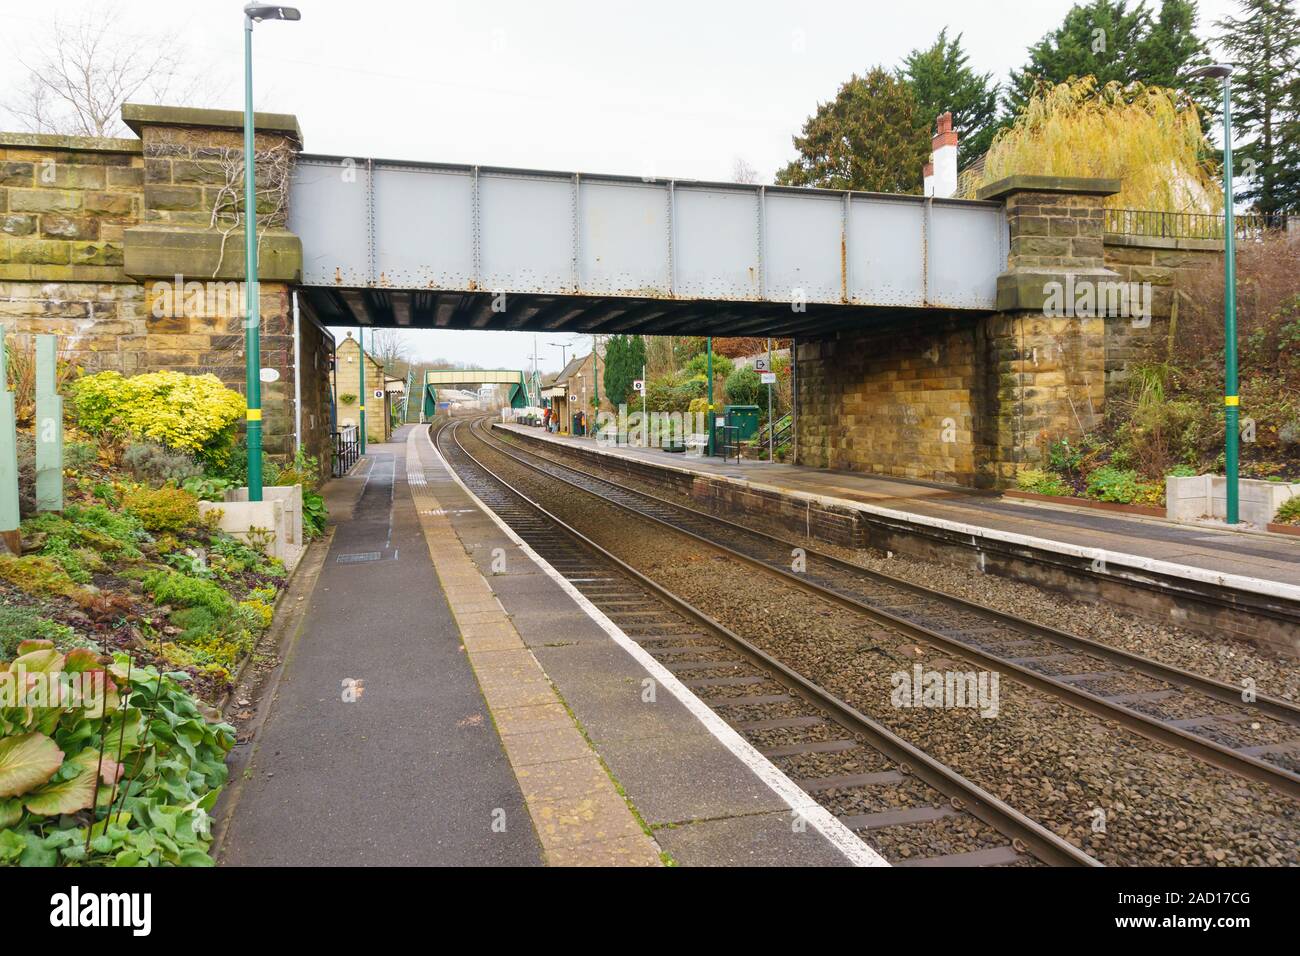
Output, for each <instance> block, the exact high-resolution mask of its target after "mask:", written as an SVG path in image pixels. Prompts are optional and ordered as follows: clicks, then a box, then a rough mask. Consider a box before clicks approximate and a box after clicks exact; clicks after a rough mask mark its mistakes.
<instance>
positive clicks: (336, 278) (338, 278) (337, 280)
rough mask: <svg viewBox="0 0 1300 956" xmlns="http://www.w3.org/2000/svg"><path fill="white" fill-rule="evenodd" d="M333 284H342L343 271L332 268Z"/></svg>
mask: <svg viewBox="0 0 1300 956" xmlns="http://www.w3.org/2000/svg"><path fill="white" fill-rule="evenodd" d="M334 284H335V285H342V284H343V270H342V269H341V268H339V267H338V266H335V267H334Z"/></svg>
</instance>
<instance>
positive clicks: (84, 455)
mask: <svg viewBox="0 0 1300 956" xmlns="http://www.w3.org/2000/svg"><path fill="white" fill-rule="evenodd" d="M98 460H99V449H97V448H96V447H95V446H94V445H92V444H91V443H90V442H86V441H71V442H66V443H65V444H64V446H63V467H64V468H68V469H71V470H73V471H80V470H81V469H83V468H86V467H87V466H89V465H93V464H95V462H96V461H98Z"/></svg>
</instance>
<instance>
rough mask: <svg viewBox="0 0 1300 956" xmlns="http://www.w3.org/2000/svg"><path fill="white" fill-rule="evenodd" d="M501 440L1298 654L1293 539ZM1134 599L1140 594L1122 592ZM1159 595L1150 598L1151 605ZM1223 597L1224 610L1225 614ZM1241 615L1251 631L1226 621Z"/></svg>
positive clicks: (895, 483)
mask: <svg viewBox="0 0 1300 956" xmlns="http://www.w3.org/2000/svg"><path fill="white" fill-rule="evenodd" d="M496 427H498V428H500V429H504V430H505V431H507V432H511V433H514V434H515V435H518V436H519V437H520V439H522V440H525V441H530V442H533V443H542V444H550V445H552V446H558V447H559V448H560V449H562V450H565V451H567V452H570V453H573V454H576V455H579V456H581V457H583V458H585V459H587V460H589V461H592V462H595V463H598V464H602V463H603V464H606V465H608V466H610V467H612V468H614V469H615V470H617V471H621V472H623V473H625V474H629V475H632V476H634V477H636V478H639V479H646V480H649V481H651V482H653V483H657V484H660V485H662V486H663V487H664V488H666V489H671V490H675V491H677V492H679V493H682V494H687V495H690V496H692V497H694V498H696V499H697V500H700V501H702V502H703V503H705V505H706V506H707V507H709V508H710V509H712V510H714V511H720V512H725V511H730V512H733V513H744V514H747V515H750V516H756V515H763V516H770V518H771V519H772V521H773V523H774V524H779V525H782V526H784V527H786V528H787V529H788V530H790V531H792V532H795V533H796V534H799V533H802V534H806V535H807V536H808V537H810V538H813V539H818V540H823V541H828V542H829V543H832V544H837V545H842V546H845V547H850V548H863V547H875V548H878V549H880V550H895V551H897V552H900V553H904V554H910V555H911V556H914V557H919V558H937V559H941V560H947V561H950V562H955V563H967V564H973V565H975V566H976V567H978V568H979V570H981V571H988V572H989V573H1001V574H1007V575H1013V576H1017V577H1021V578H1026V579H1030V580H1036V581H1037V583H1041V584H1043V585H1044V586H1047V587H1057V588H1060V589H1062V590H1065V591H1067V592H1069V593H1071V594H1073V595H1074V596H1078V597H1087V598H1092V599H1103V600H1115V601H1118V602H1119V603H1123V604H1126V605H1128V606H1129V607H1130V608H1131V609H1133V610H1138V611H1141V612H1148V611H1152V610H1154V611H1155V613H1156V614H1157V615H1159V616H1164V617H1166V618H1167V619H1171V620H1173V621H1174V622H1175V623H1179V624H1185V625H1187V626H1191V627H1201V628H1203V629H1206V630H1210V629H1217V630H1221V631H1226V632H1230V633H1238V634H1239V636H1243V637H1247V638H1250V639H1257V640H1260V641H1261V642H1263V643H1269V644H1273V645H1275V646H1277V647H1279V648H1285V649H1287V650H1289V651H1290V652H1291V653H1295V652H1297V651H1300V540H1298V539H1294V538H1291V537H1284V536H1282V535H1278V534H1267V533H1264V534H1261V533H1247V532H1239V531H1230V530H1226V529H1225V530H1220V529H1218V528H1214V527H1208V526H1200V525H1185V524H1178V523H1175V522H1172V521H1166V520H1163V519H1159V518H1153V517H1146V516H1136V515H1128V514H1113V513H1102V512H1098V511H1096V510H1092V509H1087V508H1076V507H1070V506H1062V505H1056V504H1051V503H1045V502H1036V501H1034V502H1031V501H1027V500H1020V499H1010V498H1003V497H1000V496H998V495H996V494H992V493H988V492H979V491H974V490H971V489H966V488H961V487H957V486H952V485H940V484H935V483H929V482H920V481H910V480H905V479H897V478H883V477H877V476H872V475H864V474H858V473H852V472H843V471H831V470H826V469H818V468H810V467H807V466H802V465H790V464H783V463H779V462H778V463H772V462H765V461H739V462H737V461H723V460H721V459H718V458H702V457H687V456H685V455H683V454H673V453H669V452H665V451H662V450H659V449H647V448H637V447H627V446H611V445H605V444H598V443H597V442H596V441H595V440H594V439H591V438H586V437H574V436H570V435H555V434H550V433H547V432H545V431H542V430H541V429H538V428H531V427H528V426H523V425H516V424H512V423H504V424H503V423H498V424H497V426H496ZM1045 569H1048V570H1045ZM1142 589H1145V590H1142ZM1135 590H1141V593H1140V594H1136V595H1135V594H1133V593H1128V592H1131V591H1135ZM1157 591H1158V592H1159V597H1156V596H1153V595H1155V594H1156V592H1157ZM1225 595H1231V599H1230V601H1229V602H1228V603H1229V604H1230V605H1232V606H1231V607H1228V608H1226V609H1225V608H1224V607H1223V606H1222V605H1223V604H1224V601H1225V600H1226V599H1225ZM1246 607H1249V609H1250V612H1251V615H1254V616H1253V617H1251V618H1250V619H1248V618H1247V616H1246V615H1242V614H1236V613H1234V611H1235V610H1236V609H1241V608H1246ZM1261 611H1262V612H1264V613H1265V614H1266V615H1272V617H1270V618H1269V620H1270V621H1276V622H1277V626H1276V628H1275V629H1272V630H1268V631H1267V632H1266V633H1246V632H1244V629H1248V628H1254V627H1258V626H1259V624H1258V620H1259V617H1258V614H1259V613H1260V612H1261ZM1264 626H1265V627H1266V628H1272V627H1273V625H1272V624H1271V623H1270V624H1267V625H1264Z"/></svg>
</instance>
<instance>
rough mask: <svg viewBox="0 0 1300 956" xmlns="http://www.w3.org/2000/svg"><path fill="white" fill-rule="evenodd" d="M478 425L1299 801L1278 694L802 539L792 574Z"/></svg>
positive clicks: (575, 479)
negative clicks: (1251, 689) (1246, 691)
mask: <svg viewBox="0 0 1300 956" xmlns="http://www.w3.org/2000/svg"><path fill="white" fill-rule="evenodd" d="M485 422H486V420H482V419H480V420H477V421H476V422H475V423H474V425H473V428H474V429H475V433H476V435H478V436H479V438H480V440H482V441H483V442H485V443H487V444H488V445H490V446H491V447H492V448H493V449H494V450H496V451H497V452H498V453H500V454H503V455H506V456H508V457H510V458H511V459H512V460H514V461H515V462H517V463H518V464H520V465H522V466H524V467H527V468H530V469H532V470H533V471H536V472H538V473H540V474H544V475H546V476H547V477H548V478H551V479H554V480H556V481H560V482H563V483H565V484H567V485H569V486H572V487H574V488H576V489H579V490H581V491H584V492H587V493H588V494H592V495H596V496H599V497H600V498H602V499H603V500H605V501H607V502H609V503H610V504H613V505H616V506H618V507H620V508H622V509H624V510H626V511H628V512H630V513H632V514H635V515H637V516H639V517H640V518H642V519H645V520H649V521H652V522H655V523H657V524H659V525H662V526H665V527H669V528H672V529H673V530H675V531H678V532H681V533H683V534H686V535H689V536H690V537H692V538H694V539H696V540H698V541H700V542H702V543H704V544H706V545H708V546H710V547H712V548H715V549H718V550H720V551H721V552H723V553H725V554H727V555H728V556H730V557H733V558H736V559H738V560H741V561H744V562H748V563H750V564H752V565H755V566H758V567H762V568H764V569H766V570H768V571H770V572H772V573H775V574H777V575H779V576H781V577H782V578H783V579H784V580H786V581H788V582H789V583H792V584H794V585H796V586H798V587H800V588H801V589H803V590H805V591H808V592H810V593H813V594H816V595H817V596H819V597H822V598H827V599H829V600H832V601H834V602H836V603H838V604H840V605H842V606H845V607H848V608H850V609H852V610H854V611H857V612H859V613H862V614H864V615H866V616H868V617H869V618H871V619H872V620H874V621H876V622H878V623H881V624H884V625H887V626H889V627H893V628H896V629H898V630H900V631H902V632H903V633H905V634H907V635H909V636H911V637H913V638H915V639H917V640H920V641H924V642H928V643H930V644H932V645H935V646H937V647H940V648H943V649H945V650H947V651H950V652H951V653H953V654H956V655H958V656H960V657H963V658H965V659H967V660H969V661H971V662H973V663H975V664H976V665H978V666H980V667H982V668H985V669H990V670H997V671H999V672H1001V673H1005V674H1009V675H1011V676H1013V677H1014V678H1015V679H1016V680H1019V681H1021V682H1023V683H1025V684H1027V685H1029V686H1031V687H1034V688H1036V689H1038V690H1041V691H1044V692H1046V693H1049V694H1053V695H1055V696H1057V697H1059V698H1062V699H1064V700H1066V701H1068V702H1069V703H1070V704H1072V705H1074V706H1076V707H1078V708H1080V709H1082V710H1084V711H1087V712H1089V713H1092V714H1094V715H1096V716H1099V717H1103V718H1105V719H1108V720H1114V721H1116V722H1117V723H1119V724H1121V725H1123V726H1125V727H1128V728H1129V729H1131V730H1133V731H1135V732H1137V733H1140V734H1142V735H1143V736H1146V737H1148V738H1149V739H1152V740H1157V741H1159V742H1161V743H1164V744H1167V745H1170V746H1173V747H1177V748H1179V749H1181V750H1184V751H1187V752H1189V753H1191V754H1193V755H1194V756H1196V757H1198V758H1200V759H1202V760H1204V761H1206V762H1208V763H1211V764H1213V765H1215V766H1218V767H1221V768H1223V769H1226V770H1230V771H1232V772H1234V773H1239V774H1242V775H1244V776H1246V777H1249V778H1251V779H1254V780H1259V781H1262V782H1264V783H1267V784H1268V785H1270V786H1272V787H1275V788H1277V789H1278V790H1280V791H1282V792H1285V793H1287V794H1288V795H1290V796H1292V797H1300V775H1298V774H1297V772H1296V768H1297V766H1298V764H1297V758H1300V708H1297V707H1296V706H1295V705H1293V704H1291V703H1290V702H1288V701H1285V700H1280V699H1277V698H1272V697H1269V696H1267V695H1262V694H1260V695H1256V697H1255V699H1254V700H1253V701H1252V702H1249V703H1247V702H1245V701H1243V694H1242V689H1241V688H1238V687H1234V686H1232V685H1230V684H1226V683H1223V682H1221V681H1217V680H1214V679H1212V678H1208V677H1205V676H1202V675H1199V674H1195V673H1192V672H1190V671H1186V670H1183V669H1181V668H1176V667H1171V666H1169V665H1166V664H1162V663H1160V662H1159V661H1155V660H1152V659H1150V658H1147V657H1142V656H1140V655H1136V654H1132V653H1130V652H1127V651H1123V650H1120V649H1118V648H1114V647H1111V646H1108V645H1105V644H1101V643H1098V642H1096V641H1092V640H1089V639H1088V638H1085V637H1082V636H1079V635H1076V634H1070V633H1067V632H1065V631H1060V630H1057V629H1055V628H1051V627H1047V626H1044V625H1040V624H1037V623H1034V622H1032V621H1028V620H1025V619H1023V618H1019V617H1016V616H1014V615H1010V614H1005V613H1003V612H1001V611H997V610H994V609H992V608H988V607H985V606H983V605H980V604H977V603H974V602H971V601H968V600H965V599H963V598H958V597H954V596H952V595H949V594H944V593H942V592H939V591H934V590H931V589H929V588H926V587H923V586H921V585H917V584H914V583H912V582H909V581H904V580H902V579H899V578H894V577H891V576H889V575H886V574H882V573H880V572H877V571H872V570H870V569H867V568H863V567H861V566H859V565H855V564H851V563H850V562H847V561H844V560H841V559H839V558H835V557H833V556H831V555H827V554H823V553H820V552H817V551H814V550H811V549H808V548H806V547H803V546H802V545H801V546H800V547H801V548H802V550H803V551H804V555H805V559H806V568H805V569H804V570H802V571H800V572H795V571H792V570H791V567H790V565H791V548H792V544H791V542H789V541H786V540H783V539H781V538H778V537H776V536H774V535H769V534H766V533H764V532H760V531H756V530H754V529H751V528H748V527H744V526H742V525H739V524H736V523H734V522H731V521H728V520H726V519H724V518H720V517H718V516H716V515H712V514H708V513H705V512H702V511H698V510H696V509H693V508H689V507H686V506H684V505H681V504H678V503H676V502H671V501H667V500H665V499H663V498H659V497H657V496H655V495H652V494H649V493H647V492H645V491H641V490H639V489H635V488H630V487H628V486H626V485H623V484H620V483H618V482H615V481H612V480H610V479H608V478H604V477H600V476H597V475H593V474H591V473H590V472H587V471H584V470H581V469H578V468H574V467H573V466H571V465H568V464H563V463H560V462H557V461H554V460H553V459H550V458H547V457H543V456H541V455H538V454H536V453H533V452H528V451H524V450H523V449H520V448H519V447H518V446H517V445H513V444H507V443H506V442H503V441H501V440H500V439H499V438H497V437H496V436H494V435H492V434H491V433H490V430H489V429H488V428H486V427H485ZM1261 738H1263V739H1262V740H1261Z"/></svg>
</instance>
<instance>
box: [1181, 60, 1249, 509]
mask: <svg viewBox="0 0 1300 956" xmlns="http://www.w3.org/2000/svg"><path fill="white" fill-rule="evenodd" d="M1203 77H1209V78H1212V79H1221V80H1223V364H1224V370H1223V372H1224V375H1223V427H1224V436H1223V437H1224V455H1223V457H1224V473H1225V480H1226V484H1227V507H1226V512H1227V514H1226V516H1225V517H1226V519H1227V522H1228V524H1236V523H1237V520H1238V517H1237V502H1238V497H1237V492H1238V487H1237V484H1238V464H1237V443H1238V442H1239V441H1240V437H1241V434H1240V428H1241V423H1240V418H1241V396H1240V395H1238V393H1237V250H1236V228H1235V224H1234V221H1233V211H1232V66H1231V65H1229V64H1227V63H1215V64H1213V65H1211V66H1203V67H1201V68H1200V69H1199V70H1193V71H1192V72H1191V73H1189V74H1188V78H1189V79H1201V78H1203Z"/></svg>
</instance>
